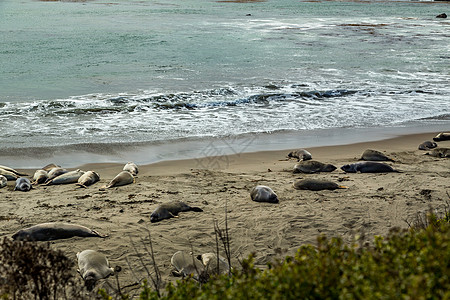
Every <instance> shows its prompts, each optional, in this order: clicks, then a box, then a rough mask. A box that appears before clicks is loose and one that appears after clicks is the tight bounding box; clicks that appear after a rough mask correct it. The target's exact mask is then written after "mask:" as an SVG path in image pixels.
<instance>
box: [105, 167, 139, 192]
mask: <svg viewBox="0 0 450 300" xmlns="http://www.w3.org/2000/svg"><path fill="white" fill-rule="evenodd" d="M134 182H135V179H134V176H133V175H132V174H131V173H130V172H128V171H122V172H120V173H119V174H117V175H116V177H114V178H113V180H111V181H110V182H109V183H108V184H107V185H105V186H103V187H102V188H107V189H109V188H113V187H116V186H122V185H127V184H131V183H134Z"/></svg>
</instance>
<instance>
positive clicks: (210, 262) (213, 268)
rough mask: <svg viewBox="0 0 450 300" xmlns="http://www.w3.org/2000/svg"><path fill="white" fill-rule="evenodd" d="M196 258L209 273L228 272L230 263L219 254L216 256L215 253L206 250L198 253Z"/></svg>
mask: <svg viewBox="0 0 450 300" xmlns="http://www.w3.org/2000/svg"><path fill="white" fill-rule="evenodd" d="M197 259H198V260H200V261H201V262H202V263H203V265H204V266H205V270H206V272H208V274H209V275H212V274H229V273H230V265H229V264H228V262H227V261H226V259H225V258H223V257H222V256H220V255H219V257H217V255H216V254H215V253H212V252H208V253H204V254H202V255H198V256H197Z"/></svg>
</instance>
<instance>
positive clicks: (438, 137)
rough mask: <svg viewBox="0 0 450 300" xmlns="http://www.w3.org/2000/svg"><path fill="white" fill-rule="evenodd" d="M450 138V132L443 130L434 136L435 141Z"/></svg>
mask: <svg viewBox="0 0 450 300" xmlns="http://www.w3.org/2000/svg"><path fill="white" fill-rule="evenodd" d="M448 140H450V132H441V133H439V134H438V135H436V136H435V137H434V138H433V141H435V142H442V141H448Z"/></svg>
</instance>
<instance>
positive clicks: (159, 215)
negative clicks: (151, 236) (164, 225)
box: [150, 201, 203, 223]
mask: <svg viewBox="0 0 450 300" xmlns="http://www.w3.org/2000/svg"><path fill="white" fill-rule="evenodd" d="M183 211H195V212H202V211H203V209H201V208H200V207H191V206H189V205H187V204H186V203H184V202H182V201H170V202H167V203H163V204H161V205H159V206H158V207H157V208H156V209H155V210H154V211H153V212H152V214H151V215H150V222H152V223H154V222H159V221H161V220H164V219H169V218H173V217H176V216H178V213H179V212H183Z"/></svg>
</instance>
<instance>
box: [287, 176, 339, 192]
mask: <svg viewBox="0 0 450 300" xmlns="http://www.w3.org/2000/svg"><path fill="white" fill-rule="evenodd" d="M293 186H294V189H296V190H310V191H321V190H336V189H346V188H347V187H346V186H343V185H339V184H337V183H334V182H332V181H328V180H319V179H310V178H308V179H302V180H299V181H297V182H294V184H293Z"/></svg>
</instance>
